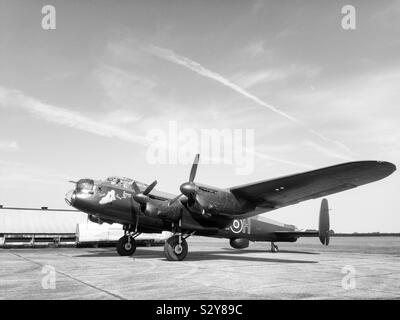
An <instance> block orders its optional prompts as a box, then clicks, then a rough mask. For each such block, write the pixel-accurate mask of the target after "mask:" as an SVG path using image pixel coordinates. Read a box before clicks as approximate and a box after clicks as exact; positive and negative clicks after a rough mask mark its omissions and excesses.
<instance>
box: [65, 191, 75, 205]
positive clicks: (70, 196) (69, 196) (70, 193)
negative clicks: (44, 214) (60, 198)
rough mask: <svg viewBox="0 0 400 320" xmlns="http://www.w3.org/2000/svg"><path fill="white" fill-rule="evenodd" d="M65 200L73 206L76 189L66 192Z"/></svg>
mask: <svg viewBox="0 0 400 320" xmlns="http://www.w3.org/2000/svg"><path fill="white" fill-rule="evenodd" d="M65 202H66V203H67V204H68V205H69V206H71V207H73V206H74V203H75V190H70V191H68V192H67V193H66V194H65Z"/></svg>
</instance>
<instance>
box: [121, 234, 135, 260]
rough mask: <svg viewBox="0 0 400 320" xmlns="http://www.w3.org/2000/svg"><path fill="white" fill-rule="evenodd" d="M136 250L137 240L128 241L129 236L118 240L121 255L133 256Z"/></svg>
mask: <svg viewBox="0 0 400 320" xmlns="http://www.w3.org/2000/svg"><path fill="white" fill-rule="evenodd" d="M135 251H136V241H135V239H131V241H130V244H129V243H128V236H123V237H121V238H120V239H119V240H118V242H117V252H118V254H119V255H120V256H131V255H133V254H134V253H135Z"/></svg>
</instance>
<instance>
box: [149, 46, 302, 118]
mask: <svg viewBox="0 0 400 320" xmlns="http://www.w3.org/2000/svg"><path fill="white" fill-rule="evenodd" d="M146 49H147V51H148V52H149V53H151V54H153V55H154V56H157V57H159V58H161V59H164V60H167V61H170V62H172V63H176V64H179V65H181V66H183V67H186V68H188V69H190V70H192V71H194V72H196V73H197V74H200V75H202V76H204V77H207V78H210V79H212V80H215V81H217V82H219V83H220V84H222V85H224V86H226V87H229V88H231V89H232V90H234V91H236V92H237V93H239V94H241V95H242V96H244V97H247V98H249V99H250V100H253V101H254V102H255V103H257V104H259V105H260V106H263V107H265V108H267V109H270V110H271V111H273V112H275V113H276V114H279V115H280V116H282V117H284V118H286V119H288V120H290V121H292V122H294V123H297V124H302V122H301V121H300V120H298V119H296V118H295V117H293V116H291V115H289V114H287V113H286V112H284V111H282V110H279V109H278V108H276V107H274V106H272V105H270V104H268V103H266V102H264V101H262V100H261V99H260V98H258V97H256V96H255V95H253V94H251V93H250V92H248V91H246V90H245V89H243V88H242V87H240V86H238V85H237V84H235V83H233V82H231V81H230V80H228V79H226V78H225V77H223V76H222V75H220V74H219V73H216V72H214V71H211V70H209V69H207V68H205V67H203V66H202V65H201V64H200V63H198V62H195V61H193V60H191V59H189V58H187V57H184V56H180V55H178V54H176V53H175V52H174V51H172V50H169V49H165V48H160V47H157V46H154V45H149V46H147V48H146Z"/></svg>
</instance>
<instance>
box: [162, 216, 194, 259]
mask: <svg viewBox="0 0 400 320" xmlns="http://www.w3.org/2000/svg"><path fill="white" fill-rule="evenodd" d="M181 225H182V221H181V220H179V223H178V225H177V226H176V225H175V224H172V232H173V233H174V235H173V236H172V237H170V238H169V239H168V240H167V241H165V244H164V254H165V257H166V258H167V260H168V261H182V260H183V259H185V258H186V255H187V253H188V244H187V242H186V239H187V238H189V237H190V236H191V235H193V234H194V232H192V233H186V234H182V228H181Z"/></svg>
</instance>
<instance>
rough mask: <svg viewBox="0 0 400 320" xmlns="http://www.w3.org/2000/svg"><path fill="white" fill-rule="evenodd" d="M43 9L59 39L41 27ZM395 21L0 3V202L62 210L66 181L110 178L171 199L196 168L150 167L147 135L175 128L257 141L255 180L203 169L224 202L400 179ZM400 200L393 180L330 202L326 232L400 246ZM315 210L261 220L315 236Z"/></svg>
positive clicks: (294, 5)
mask: <svg viewBox="0 0 400 320" xmlns="http://www.w3.org/2000/svg"><path fill="white" fill-rule="evenodd" d="M48 4H51V5H53V6H54V8H55V9H56V29H55V30H44V29H43V28H42V19H43V17H44V16H45V14H42V7H43V6H45V5H48ZM345 5H352V6H354V8H355V13H356V15H355V16H356V29H355V30H345V29H344V28H343V27H342V19H343V17H344V14H343V13H342V7H343V6H345ZM399 14H400V2H399V1H389V0H384V1H379V2H378V1H337V0H335V1H261V0H254V1H227V0H219V1H214V2H209V1H183V0H182V1H112V2H111V1H68V2H67V1H50V2H49V1H37V0H35V1H11V0H0V120H1V122H0V203H1V204H3V205H8V206H34V207H38V206H44V205H46V206H49V207H55V208H66V204H65V202H64V195H65V193H66V192H67V191H68V190H70V189H72V188H73V185H72V184H70V183H69V182H68V181H69V180H77V179H79V178H85V177H90V178H96V179H101V178H105V177H107V176H112V175H121V176H127V177H131V178H134V179H137V180H139V181H143V182H146V183H150V182H152V181H153V180H155V179H157V180H158V185H157V189H160V190H164V191H167V192H171V193H175V194H178V193H179V186H180V184H181V183H183V182H185V181H187V180H188V176H189V172H190V164H189V163H174V162H171V161H170V162H168V161H167V162H166V163H162V164H154V163H151V161H149V159H148V151H149V149H148V148H149V141H148V134H149V132H154V131H157V130H158V132H159V131H161V132H166V133H168V132H169V131H168V130H169V127H170V125H171V123H173V124H175V125H176V126H177V127H178V128H179V130H181V131H182V130H186V129H189V130H192V131H193V130H195V132H198V133H200V132H201V130H204V129H217V130H222V129H226V128H228V129H229V130H235V129H236V130H243V132H244V130H246V129H248V130H252V131H253V132H254V148H253V150H252V155H254V166H253V168H252V170H250V171H249V172H247V173H246V174H240V172H238V170H237V166H236V165H235V163H232V164H229V163H220V164H212V163H200V166H199V169H198V172H197V176H196V181H197V182H201V183H205V184H207V185H214V186H217V187H230V186H236V185H241V184H245V183H250V182H253V181H258V180H263V179H271V178H274V177H279V176H282V175H287V174H291V173H296V172H302V171H306V170H310V169H317V168H320V167H325V166H329V165H333V164H337V163H342V162H347V161H355V160H385V161H390V162H393V163H395V164H396V165H399V163H400V128H399V125H398V124H399V120H400V108H399V104H400V90H399V85H400V58H399V52H400V21H399V18H398V17H399ZM168 137H169V138H171V137H170V136H168ZM181 143H184V142H182V141H181ZM187 144H189V145H191V143H187ZM189 149H190V146H189ZM195 149H196V148H193V150H192V149H190V150H191V151H193V152H192V153H193V154H191V153H190V154H189V155H188V157H190V158H193V156H194V153H195V152H196V150H195ZM201 159H203V158H202V157H201ZM398 190H400V179H399V175H398V173H397V172H395V173H394V174H393V175H391V176H389V177H388V178H386V179H384V180H382V181H378V182H376V183H372V184H369V185H365V186H362V187H360V188H356V189H353V190H349V191H346V192H343V193H339V194H335V195H332V196H329V197H328V200H329V203H330V207H331V227H332V229H334V230H335V231H336V232H354V231H357V232H374V231H380V232H399V231H400V229H399V227H400V205H399V203H398V201H397V196H398ZM319 206H320V200H318V199H316V200H311V201H307V202H304V203H301V204H297V205H295V206H291V207H287V208H284V209H280V210H276V211H272V212H270V213H268V214H265V215H266V216H267V217H269V218H271V219H275V220H278V221H282V222H285V223H290V224H294V225H296V226H297V227H299V228H304V229H307V228H316V227H317V224H318V211H319Z"/></svg>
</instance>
